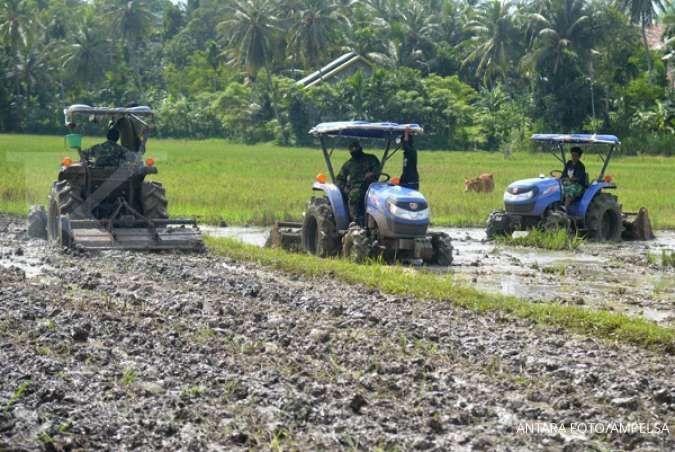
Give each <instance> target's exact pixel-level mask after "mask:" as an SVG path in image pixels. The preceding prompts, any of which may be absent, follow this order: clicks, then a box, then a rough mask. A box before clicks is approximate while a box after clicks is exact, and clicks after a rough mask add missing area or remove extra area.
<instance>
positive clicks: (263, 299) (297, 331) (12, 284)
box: [0, 219, 675, 451]
mask: <svg viewBox="0 0 675 452" xmlns="http://www.w3.org/2000/svg"><path fill="white" fill-rule="evenodd" d="M0 220H2V219H0ZM469 235H470V233H469ZM22 236H23V224H21V223H17V222H15V221H11V220H8V219H5V221H0V256H1V257H0V264H2V265H0V284H1V285H0V360H1V363H2V375H1V376H0V449H35V448H38V447H41V446H45V447H50V446H55V447H57V448H59V447H64V448H70V447H82V448H86V449H98V448H104V449H130V448H144V449H156V448H163V449H170V450H174V449H177V448H182V449H190V450H199V449H205V448H213V449H231V448H241V449H247V448H276V447H279V446H281V447H283V448H287V449H288V448H290V449H302V450H317V449H326V448H329V449H335V448H344V449H351V448H369V449H372V448H375V447H383V448H387V449H390V448H400V449H419V450H428V449H436V450H447V449H452V450H494V449H497V450H531V449H546V450H551V449H554V450H555V449H562V450H570V451H572V450H581V449H589V448H597V449H599V450H607V449H644V450H674V449H675V438H674V436H673V431H674V429H675V416H674V413H675V411H674V409H673V408H674V407H675V387H674V378H673V375H675V358H674V357H673V356H671V355H662V354H658V353H653V352H650V351H645V350H643V349H640V348H636V347H632V346H625V345H620V344H608V343H603V342H598V341H595V340H591V339H588V338H580V337H573V336H570V335H568V334H566V333H564V332H563V331H561V330H559V329H555V328H548V329H542V328H539V327H536V326H534V325H533V324H531V323H530V322H527V321H523V320H516V319H513V318H510V317H505V316H503V315H499V314H490V315H480V316H479V315H476V314H474V313H471V312H469V311H466V310H463V309H459V308H457V307H454V306H453V305H451V304H450V303H439V302H434V303H429V302H424V301H418V300H412V299H407V298H396V297H392V296H385V295H382V294H380V293H379V292H375V291H365V290H363V289H360V288H359V287H353V286H348V285H345V284H343V283H340V282H338V281H332V280H327V279H316V280H310V279H304V278H299V277H296V276H289V275H285V274H282V273H278V272H272V271H267V270H264V269H260V268H256V267H255V266H253V265H248V264H240V263H235V262H232V261H230V260H228V259H225V258H219V257H213V256H209V255H208V254H188V255H177V254H159V253H154V254H148V253H135V254H132V253H124V252H99V253H91V254H79V253H76V254H66V253H63V252H60V251H58V250H55V249H50V248H48V247H46V246H45V245H44V243H42V242H39V241H26V240H24V239H22ZM456 243H457V245H458V249H459V251H460V254H459V255H458V256H457V262H458V264H459V265H458V268H463V267H472V268H473V267H474V266H473V264H472V262H474V260H476V259H478V260H479V261H480V262H479V263H478V266H476V267H475V268H477V269H478V270H480V269H481V268H487V267H488V264H487V263H486V262H484V261H485V260H488V259H490V257H489V255H490V253H488V257H483V254H482V252H476V253H475V255H474V256H472V255H471V253H469V252H468V251H466V252H464V251H463V248H462V246H461V243H462V242H460V241H459V238H457V242H456ZM468 249H469V247H466V250H468ZM508 253H511V251H508ZM504 254H505V252H504V251H501V252H499V253H497V254H496V257H495V258H496V259H499V258H503V256H504ZM590 254H591V255H592V252H590ZM514 257H515V258H518V259H520V261H521V262H520V264H519V266H523V267H527V266H530V267H531V266H532V265H533V262H529V261H527V260H525V259H524V258H521V257H518V256H517V255H516V256H514ZM463 262H464V263H463ZM514 265H516V263H515V261H514ZM538 265H540V266H541V264H538ZM591 265H593V264H591ZM617 265H619V264H617ZM626 265H634V266H635V268H644V269H645V271H651V270H650V269H649V268H648V267H646V266H643V265H642V264H639V263H634V264H632V263H631V264H629V263H626ZM631 268H632V267H631ZM455 270H456V269H455V268H454V267H453V271H455ZM531 271H534V270H531ZM482 276H483V275H481V274H478V273H477V274H476V277H477V278H478V282H479V283H480V281H481V280H482ZM582 285H583V286H585V283H583V284H582ZM671 295H672V292H671ZM588 302H589V303H590V301H588ZM670 303H671V308H672V299H671V301H670ZM562 425H564V426H565V428H564V429H562V428H561V426H562ZM620 428H621V429H623V431H622V432H619V431H618V430H619V429H620Z"/></svg>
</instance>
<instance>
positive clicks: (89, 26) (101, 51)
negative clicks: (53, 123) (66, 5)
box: [63, 18, 110, 90]
mask: <svg viewBox="0 0 675 452" xmlns="http://www.w3.org/2000/svg"><path fill="white" fill-rule="evenodd" d="M109 44H110V41H109V40H108V39H106V38H105V36H104V35H102V34H101V33H99V32H98V30H97V29H96V26H95V24H94V23H93V20H92V19H91V18H89V19H87V20H85V22H84V23H83V24H82V26H81V27H80V28H79V29H78V30H77V31H76V32H75V33H74V34H73V36H72V37H71V38H70V39H69V40H68V42H67V43H65V45H64V48H63V54H64V58H63V67H64V68H66V69H67V70H69V71H70V72H71V73H72V74H73V75H74V77H75V79H76V80H77V81H78V82H80V83H83V84H84V85H85V86H86V87H87V90H90V89H91V83H92V82H93V81H94V80H96V79H97V78H98V77H101V76H102V75H103V73H104V71H105V69H106V67H108V66H109V61H108V52H109V49H110V46H109Z"/></svg>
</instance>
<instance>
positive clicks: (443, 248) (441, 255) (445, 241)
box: [431, 232, 452, 267]
mask: <svg viewBox="0 0 675 452" xmlns="http://www.w3.org/2000/svg"><path fill="white" fill-rule="evenodd" d="M431 246H432V247H433V248H434V255H433V258H432V259H431V263H432V264H434V265H441V266H443V267H447V266H449V265H451V264H452V241H451V240H450V236H449V235H448V234H446V233H445V232H432V233H431Z"/></svg>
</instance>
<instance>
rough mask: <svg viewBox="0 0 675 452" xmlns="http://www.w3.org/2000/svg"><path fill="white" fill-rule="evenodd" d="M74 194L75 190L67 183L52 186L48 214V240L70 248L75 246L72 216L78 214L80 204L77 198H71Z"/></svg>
mask: <svg viewBox="0 0 675 452" xmlns="http://www.w3.org/2000/svg"><path fill="white" fill-rule="evenodd" d="M61 182H63V181H61ZM72 193H73V190H71V189H70V185H69V184H67V183H66V184H61V183H55V184H54V185H53V186H52V193H51V195H50V196H49V210H48V213H47V238H48V239H49V242H50V243H54V244H57V245H60V246H64V247H70V246H72V244H73V232H72V229H71V228H70V215H71V214H76V210H77V208H78V207H79V206H80V204H79V203H77V198H76V197H75V196H71V194H72ZM78 214H79V213H78Z"/></svg>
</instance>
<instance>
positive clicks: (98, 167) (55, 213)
mask: <svg viewBox="0 0 675 452" xmlns="http://www.w3.org/2000/svg"><path fill="white" fill-rule="evenodd" d="M64 115H65V123H66V127H67V128H68V129H69V131H70V133H69V134H68V135H66V137H65V138H66V142H67V144H68V147H69V148H70V149H71V150H77V152H78V154H79V157H80V158H79V161H73V160H72V159H71V158H70V157H65V158H64V159H63V162H62V166H61V169H60V170H59V173H58V177H57V180H56V181H55V182H54V183H53V184H52V187H51V192H50V194H49V204H48V208H47V210H45V208H44V207H43V206H32V207H31V209H30V212H29V216H28V234H29V236H31V237H36V238H47V239H48V240H49V241H50V242H51V243H53V244H56V245H58V246H62V247H75V246H77V247H80V248H84V249H144V250H150V249H152V250H159V249H170V250H173V249H191V250H195V249H200V248H201V247H202V246H203V244H202V238H201V233H200V231H199V228H198V227H197V224H196V222H195V220H193V219H169V216H168V212H167V207H168V203H167V200H166V195H165V190H164V187H163V186H162V185H161V184H160V183H158V182H154V181H152V182H151V181H147V180H145V178H146V176H148V175H151V174H157V167H156V166H155V162H154V159H152V158H148V159H146V160H145V161H143V154H144V152H145V145H146V142H147V132H148V130H149V129H150V128H151V123H150V120H151V118H152V117H153V112H152V110H150V108H148V107H145V106H131V107H124V108H105V107H90V106H88V105H72V106H70V107H68V108H66V109H64ZM78 117H87V118H88V119H89V121H90V122H92V123H99V122H102V121H103V122H105V123H106V124H107V127H108V128H109V129H110V128H115V129H117V131H118V132H119V135H120V138H121V147H119V149H123V150H125V158H124V159H123V160H120V161H119V162H117V163H113V164H111V163H110V162H106V163H105V164H104V163H103V161H102V157H94V156H92V155H91V154H90V151H87V150H82V148H81V140H82V137H81V135H80V134H78V133H75V129H76V127H77V126H78V124H77V123H76V122H75V120H76V118H78Z"/></svg>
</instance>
